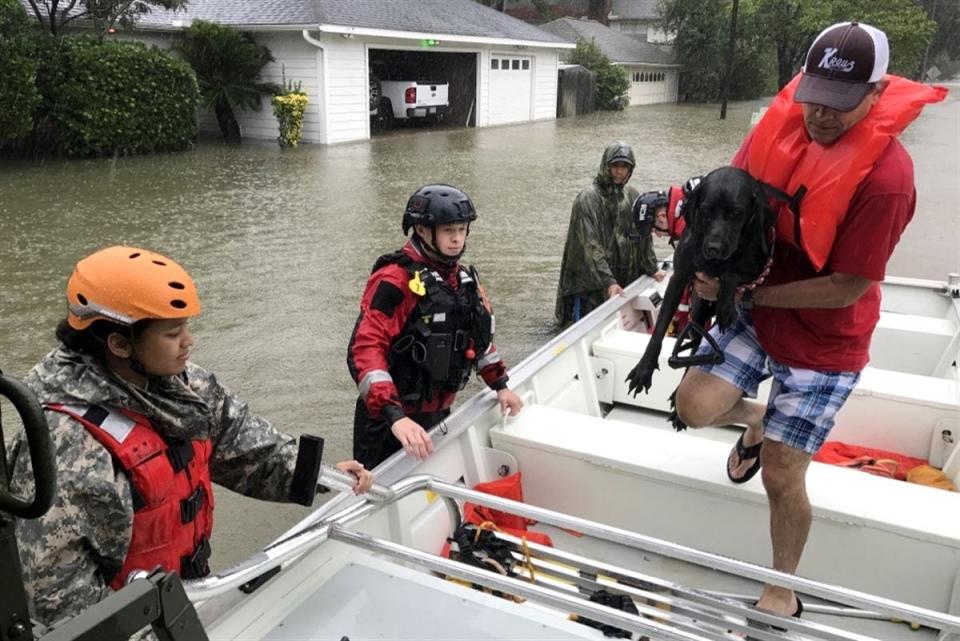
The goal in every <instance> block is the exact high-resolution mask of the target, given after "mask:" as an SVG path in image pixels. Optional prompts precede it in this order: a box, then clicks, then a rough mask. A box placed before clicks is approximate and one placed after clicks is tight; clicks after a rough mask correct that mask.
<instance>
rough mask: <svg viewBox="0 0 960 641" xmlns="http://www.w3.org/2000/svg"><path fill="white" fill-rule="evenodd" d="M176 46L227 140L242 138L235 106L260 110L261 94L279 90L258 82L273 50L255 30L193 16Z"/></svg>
mask: <svg viewBox="0 0 960 641" xmlns="http://www.w3.org/2000/svg"><path fill="white" fill-rule="evenodd" d="M174 48H175V50H176V51H178V52H179V53H180V55H182V56H183V57H184V59H185V60H186V61H187V62H188V63H190V66H191V67H193V70H194V72H195V73H196V74H197V84H198V85H199V86H200V104H202V105H203V106H204V107H206V108H207V109H213V112H214V113H215V114H216V116H217V124H218V125H220V133H222V134H223V138H224V140H226V141H227V142H232V143H237V142H240V141H241V139H242V134H241V133H240V124H239V123H238V122H237V117H236V115H235V114H234V112H233V107H234V106H237V107H240V108H241V109H244V110H246V109H250V110H253V111H260V109H261V107H262V101H261V97H262V96H263V95H273V94H275V93H277V91H278V87H277V86H276V85H275V84H271V83H262V82H259V78H260V72H261V71H262V70H263V67H264V66H265V65H266V64H267V63H269V62H273V60H274V58H273V55H271V53H270V50H269V49H267V48H266V47H265V46H263V45H260V44H257V43H256V42H255V41H254V39H253V34H250V33H244V32H240V31H235V30H233V29H230V28H228V27H224V26H222V25H219V24H217V23H215V22H207V21H205V20H194V21H193V24H192V25H191V26H190V28H189V29H187V30H186V31H185V32H184V34H183V38H182V39H181V40H180V41H179V42H178V43H177V44H176V45H175V47H174Z"/></svg>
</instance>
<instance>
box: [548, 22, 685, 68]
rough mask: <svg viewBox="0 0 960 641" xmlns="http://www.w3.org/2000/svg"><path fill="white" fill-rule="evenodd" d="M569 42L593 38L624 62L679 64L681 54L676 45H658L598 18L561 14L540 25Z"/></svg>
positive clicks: (602, 48)
mask: <svg viewBox="0 0 960 641" xmlns="http://www.w3.org/2000/svg"><path fill="white" fill-rule="evenodd" d="M540 28H541V29H543V30H544V31H549V32H550V33H553V34H555V35H557V36H559V37H561V38H563V39H564V40H566V41H567V42H573V43H575V42H576V41H577V40H578V39H579V38H583V39H584V40H593V41H594V42H596V43H597V46H598V47H600V50H601V51H602V52H603V53H604V55H606V56H607V57H608V58H610V60H611V61H613V62H617V63H620V64H630V63H632V64H650V65H676V64H677V58H676V54H675V53H674V50H673V47H671V46H669V45H655V44H650V43H649V42H644V41H643V40H640V39H638V38H632V37H630V36H627V35H624V34H622V33H620V32H619V31H614V30H613V29H610V28H609V27H605V26H604V25H602V24H600V23H599V22H597V21H595V20H577V19H574V18H560V19H559V20H554V21H552V22H548V23H546V24H542V25H540Z"/></svg>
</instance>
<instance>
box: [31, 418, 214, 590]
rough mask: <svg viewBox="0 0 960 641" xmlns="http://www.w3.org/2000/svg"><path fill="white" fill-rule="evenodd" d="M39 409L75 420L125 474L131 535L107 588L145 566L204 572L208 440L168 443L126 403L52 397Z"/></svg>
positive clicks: (209, 504)
mask: <svg viewBox="0 0 960 641" xmlns="http://www.w3.org/2000/svg"><path fill="white" fill-rule="evenodd" d="M46 408H47V409H49V410H53V411H55V412H60V413H62V414H66V415H67V416H69V417H71V418H72V419H74V420H76V421H78V422H79V423H80V424H82V425H83V426H84V427H85V428H86V429H87V431H88V432H90V434H91V435H92V436H93V437H94V438H95V439H97V441H99V443H100V444H101V445H103V447H104V448H106V450H107V451H108V452H110V455H111V456H112V457H113V460H114V461H115V462H116V463H117V464H118V465H119V467H120V469H121V470H123V473H124V474H125V475H126V477H127V479H128V480H129V481H130V494H131V495H132V497H133V534H132V536H131V537H130V547H129V548H128V549H127V556H126V558H124V560H123V565H122V566H121V568H120V571H119V572H117V574H116V575H115V576H114V577H112V579H111V580H110V587H111V588H113V589H114V590H119V589H120V588H122V587H123V586H124V584H125V583H126V580H127V577H128V576H129V575H130V573H131V572H133V571H135V570H146V571H147V572H149V571H151V570H153V569H154V568H155V567H156V566H158V565H159V566H161V567H163V569H164V570H166V571H168V572H170V571H174V572H177V573H178V574H179V575H180V577H181V578H184V579H195V578H199V577H202V576H206V575H207V574H209V572H210V568H209V565H208V563H207V562H208V560H209V558H210V543H209V541H210V533H211V531H212V529H213V487H212V486H211V482H210V465H209V463H210V454H211V450H212V446H211V443H210V439H204V440H191V441H186V440H182V441H172V442H167V441H165V440H164V439H163V437H161V436H160V435H159V434H158V433H157V432H156V431H155V430H154V429H153V427H152V426H151V425H150V421H149V419H147V417H145V416H143V415H140V414H136V413H134V412H130V411H128V410H119V411H117V410H111V411H108V410H106V409H104V408H102V407H98V406H96V405H62V404H59V403H52V404H48V405H47V406H46Z"/></svg>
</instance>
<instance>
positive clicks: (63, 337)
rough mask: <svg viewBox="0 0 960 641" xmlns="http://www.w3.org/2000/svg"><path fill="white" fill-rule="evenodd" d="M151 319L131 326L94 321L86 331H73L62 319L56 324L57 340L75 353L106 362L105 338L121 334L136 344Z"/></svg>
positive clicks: (65, 320)
mask: <svg viewBox="0 0 960 641" xmlns="http://www.w3.org/2000/svg"><path fill="white" fill-rule="evenodd" d="M152 322H153V320H152V319H146V320H142V321H138V322H136V323H134V324H133V325H132V326H130V327H127V326H126V325H120V324H119V323H112V322H110V321H106V320H98V321H94V322H93V323H92V324H91V325H90V327H88V328H86V329H74V328H73V327H71V326H70V323H69V322H67V319H66V318H64V319H63V320H61V321H60V322H59V323H58V324H57V331H56V335H57V340H59V341H60V342H61V343H63V344H64V345H66V346H67V347H69V348H70V349H72V350H73V351H75V352H82V353H84V354H88V355H90V356H93V357H94V358H96V359H98V360H101V361H104V360H106V355H105V350H106V345H107V337H108V336H110V334H114V333H116V334H121V335H123V336H126V337H127V338H129V339H130V340H131V341H133V342H136V341H137V339H138V338H139V337H140V336H143V332H144V331H145V330H146V329H147V327H149V325H150V323H152Z"/></svg>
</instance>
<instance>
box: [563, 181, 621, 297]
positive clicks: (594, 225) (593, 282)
mask: <svg viewBox="0 0 960 641" xmlns="http://www.w3.org/2000/svg"><path fill="white" fill-rule="evenodd" d="M600 205H601V203H600V202H599V196H598V195H597V194H596V193H595V192H594V191H593V190H584V191H583V192H581V193H580V195H578V196H577V198H576V200H575V201H574V202H573V211H572V213H571V216H570V229H569V231H568V232H567V245H566V249H565V256H564V261H563V262H564V265H565V266H566V269H567V273H565V274H562V275H561V277H562V279H563V280H562V283H561V284H562V289H563V293H564V294H565V295H569V294H579V293H583V292H592V291H606V289H607V288H608V287H609V286H610V285H613V284H614V283H616V282H617V279H616V277H615V276H614V275H613V270H612V269H611V267H610V262H609V258H608V256H607V249H606V247H605V246H604V243H603V239H602V236H603V235H604V230H603V229H601V226H602V222H601V220H600Z"/></svg>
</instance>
